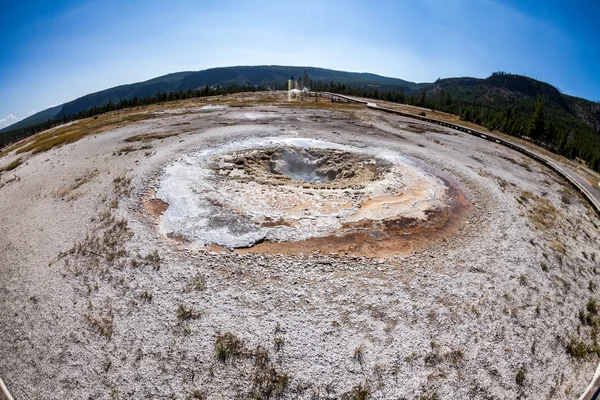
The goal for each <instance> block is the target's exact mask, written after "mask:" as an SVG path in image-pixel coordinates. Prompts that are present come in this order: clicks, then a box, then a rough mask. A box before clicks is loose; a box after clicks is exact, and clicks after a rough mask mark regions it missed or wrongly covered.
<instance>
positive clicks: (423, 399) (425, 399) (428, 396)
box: [418, 391, 440, 400]
mask: <svg viewBox="0 0 600 400" xmlns="http://www.w3.org/2000/svg"><path fill="white" fill-rule="evenodd" d="M418 400H440V396H439V395H438V394H437V392H436V391H434V392H429V393H422V394H420V395H419V397H418Z"/></svg>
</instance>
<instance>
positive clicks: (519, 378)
mask: <svg viewBox="0 0 600 400" xmlns="http://www.w3.org/2000/svg"><path fill="white" fill-rule="evenodd" d="M526 374H527V370H526V369H525V367H521V368H519V370H518V371H517V375H516V376H515V382H517V385H519V386H523V385H524V384H525V378H526Z"/></svg>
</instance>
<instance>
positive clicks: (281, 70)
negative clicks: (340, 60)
mask: <svg viewBox="0 0 600 400" xmlns="http://www.w3.org/2000/svg"><path fill="white" fill-rule="evenodd" d="M305 70H306V72H307V74H308V75H309V77H310V79H312V80H314V81H324V82H330V81H335V82H337V83H343V84H346V85H375V86H380V87H390V88H392V87H393V88H403V89H405V90H407V91H408V90H411V89H414V88H415V87H417V86H418V85H417V84H416V83H413V82H408V81H404V80H402V79H396V78H388V77H383V76H379V75H375V74H369V73H357V72H345V71H335V70H330V69H324V68H314V67H288V66H239V67H222V68H211V69H207V70H203V71H197V72H191V71H186V72H176V73H172V74H168V75H163V76H159V77H157V78H153V79H150V80H147V81H144V82H138V83H132V84H127V85H121V86H116V87H113V88H110V89H106V90H102V91H99V92H95V93H91V94H88V95H85V96H83V97H80V98H78V99H75V100H73V101H70V102H68V103H64V104H61V105H59V106H57V107H52V108H50V109H47V110H44V111H41V112H39V113H36V114H34V115H32V116H30V117H28V118H25V119H23V120H21V121H19V122H17V123H15V124H13V125H10V126H8V127H6V128H4V129H1V130H0V132H6V131H10V130H13V129H18V128H24V127H26V126H28V125H35V124H39V123H43V122H46V121H47V120H48V119H50V120H52V119H60V118H62V117H63V116H65V115H72V114H77V113H78V112H80V111H84V110H88V109H90V108H93V107H94V106H96V107H101V106H104V105H106V104H108V103H109V102H111V101H112V102H113V103H118V102H119V101H120V100H129V99H132V98H134V97H138V98H144V97H151V96H154V95H155V94H157V93H169V92H180V91H186V90H194V89H200V88H203V87H205V86H207V85H208V86H228V85H262V86H272V87H283V85H284V84H285V83H286V82H287V80H288V79H289V78H290V77H291V76H295V77H296V78H298V77H300V76H302V75H303V74H304V71H305Z"/></svg>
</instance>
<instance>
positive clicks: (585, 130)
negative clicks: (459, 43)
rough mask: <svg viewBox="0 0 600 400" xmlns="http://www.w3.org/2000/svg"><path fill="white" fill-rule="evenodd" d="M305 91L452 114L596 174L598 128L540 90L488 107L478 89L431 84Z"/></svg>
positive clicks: (327, 85) (317, 85) (321, 86)
mask: <svg viewBox="0 0 600 400" xmlns="http://www.w3.org/2000/svg"><path fill="white" fill-rule="evenodd" d="M502 77H503V74H502V73H496V75H492V77H490V78H488V79H491V78H494V79H495V78H499V79H502ZM524 82H526V81H524ZM544 85H547V84H544ZM548 86H550V85H548ZM310 87H311V88H314V89H313V90H318V91H328V92H332V93H338V94H344V95H348V96H357V97H366V98H371V99H375V100H385V101H390V102H395V103H400V104H407V105H412V106H419V107H424V108H428V109H432V110H439V111H443V112H447V113H450V114H454V115H457V116H459V117H460V118H461V119H462V120H463V121H469V122H473V123H475V124H477V125H481V126H483V127H485V128H488V129H489V130H498V131H500V132H503V133H506V134H508V135H511V136H515V137H522V138H527V139H530V140H531V141H533V142H535V143H537V144H539V145H541V146H543V147H545V148H547V149H549V150H550V151H553V152H555V153H558V154H561V155H563V156H565V157H568V158H570V159H581V160H583V161H585V162H586V164H587V165H588V166H589V167H590V168H592V169H593V170H595V171H597V172H600V126H596V127H595V126H590V125H587V124H586V123H585V122H583V121H581V120H580V119H579V118H577V117H576V116H575V115H573V114H572V113H570V112H569V111H567V110H565V108H564V107H561V104H558V105H557V104H556V103H557V102H560V101H562V102H564V99H562V97H561V98H560V99H559V98H557V96H556V95H555V94H554V93H552V92H550V91H548V92H544V91H543V90H542V91H541V93H542V94H541V95H538V96H537V97H533V96H525V97H523V98H518V99H517V98H514V97H512V96H509V97H502V96H497V97H496V98H494V100H493V101H492V102H490V101H489V100H488V99H485V94H486V89H485V88H483V87H474V88H471V89H469V90H465V88H464V87H462V86H459V85H457V87H452V86H450V87H447V88H444V87H441V86H440V85H436V84H433V85H430V86H427V87H422V88H420V89H409V88H406V89H404V88H400V89H398V88H385V87H384V88H382V87H372V86H354V85H346V84H344V83H335V82H311V86H310ZM542 89H543V88H542ZM513 90H515V91H520V90H526V89H525V88H514V89H513ZM478 91H479V92H480V93H478ZM538 91H539V90H538Z"/></svg>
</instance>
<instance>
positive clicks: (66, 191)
mask: <svg viewBox="0 0 600 400" xmlns="http://www.w3.org/2000/svg"><path fill="white" fill-rule="evenodd" d="M97 175H98V171H91V172H87V173H86V174H84V175H83V176H81V177H79V178H75V182H74V183H73V184H72V185H69V186H63V187H62V188H60V189H58V190H57V191H56V193H55V197H57V198H64V199H66V200H67V201H69V200H75V199H77V198H78V197H79V195H80V194H79V193H77V192H76V191H77V189H79V188H81V187H82V186H83V185H85V184H86V183H88V182H90V181H91V180H92V179H94V178H95V177H96V176H97Z"/></svg>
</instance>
